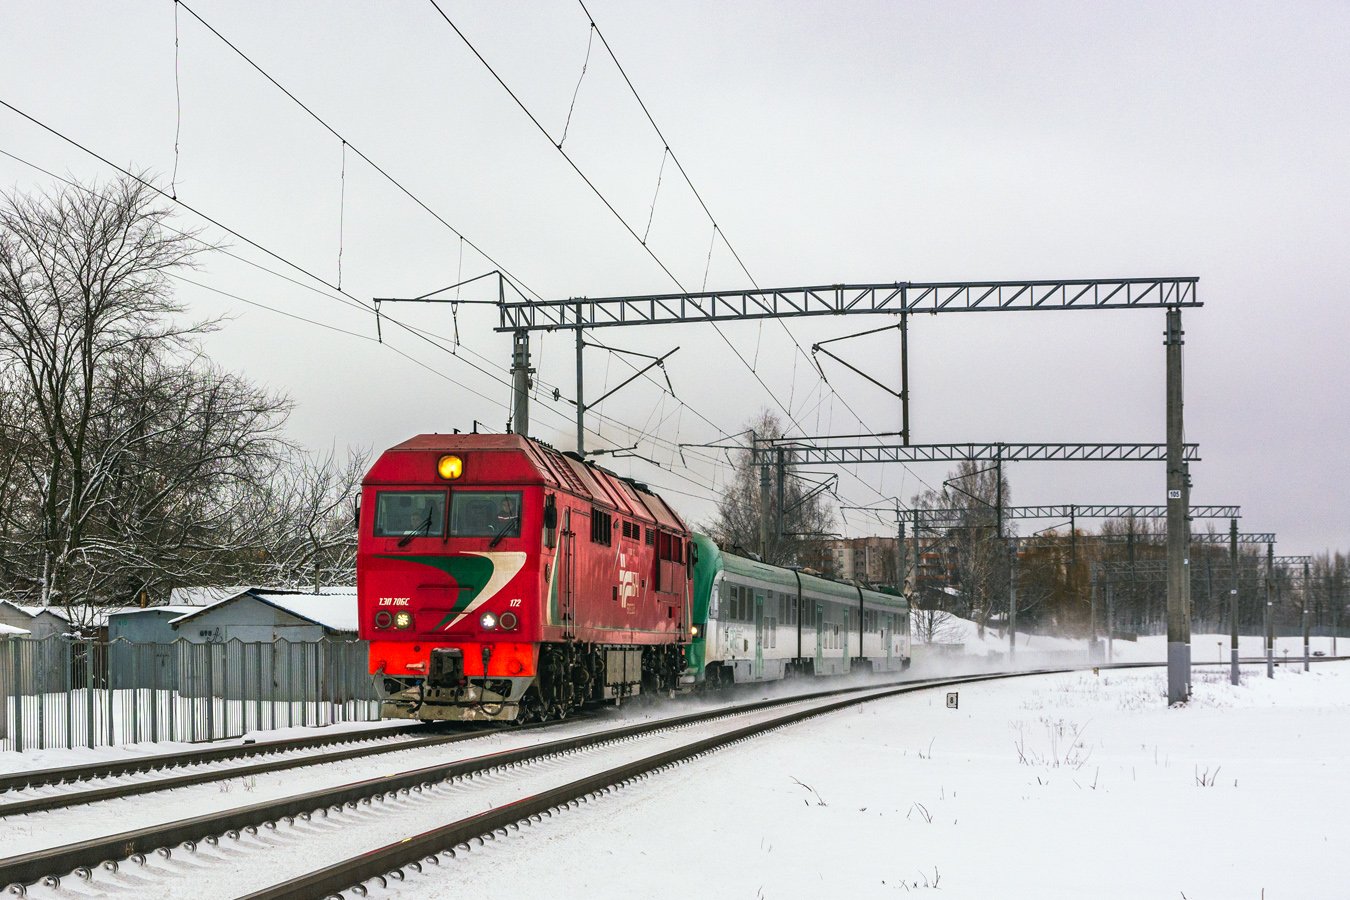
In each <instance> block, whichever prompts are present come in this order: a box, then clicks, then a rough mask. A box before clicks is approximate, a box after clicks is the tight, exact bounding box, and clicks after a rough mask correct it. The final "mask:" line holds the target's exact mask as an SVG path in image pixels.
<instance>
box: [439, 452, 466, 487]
mask: <svg viewBox="0 0 1350 900" xmlns="http://www.w3.org/2000/svg"><path fill="white" fill-rule="evenodd" d="M436 474H437V475H439V476H441V477H442V478H444V479H445V480H446V481H454V480H455V479H456V478H458V477H459V476H461V475H463V474H464V460H462V459H460V458H459V457H458V456H455V455H454V454H449V455H447V456H442V457H441V458H440V459H439V460H438V461H437V462H436Z"/></svg>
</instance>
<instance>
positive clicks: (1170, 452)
mask: <svg viewBox="0 0 1350 900" xmlns="http://www.w3.org/2000/svg"><path fill="white" fill-rule="evenodd" d="M1182 335H1183V332H1182V330H1181V308H1180V307H1178V306H1173V307H1169V308H1168V310H1167V330H1166V332H1165V336H1164V341H1163V344H1164V346H1165V347H1166V361H1167V384H1166V389H1167V702H1168V704H1169V705H1170V704H1173V703H1184V702H1185V701H1186V700H1187V699H1188V698H1189V697H1190V694H1191V633H1190V632H1191V628H1190V624H1191V623H1190V620H1189V618H1188V616H1187V613H1188V612H1189V609H1188V606H1189V604H1188V603H1187V602H1186V601H1187V594H1188V593H1189V589H1190V581H1191V580H1190V577H1189V572H1188V571H1187V562H1188V560H1187V554H1188V552H1189V544H1190V541H1189V540H1188V537H1187V530H1188V529H1187V522H1186V508H1187V506H1188V501H1187V497H1186V465H1185V462H1184V456H1183V446H1182V445H1183V443H1184V436H1185V433H1186V430H1185V418H1184V411H1183V388H1182V368H1181V346H1182Z"/></svg>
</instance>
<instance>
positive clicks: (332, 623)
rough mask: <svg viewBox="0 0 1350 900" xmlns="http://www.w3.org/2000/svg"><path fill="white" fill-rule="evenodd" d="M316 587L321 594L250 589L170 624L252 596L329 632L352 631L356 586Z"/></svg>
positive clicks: (175, 623)
mask: <svg viewBox="0 0 1350 900" xmlns="http://www.w3.org/2000/svg"><path fill="white" fill-rule="evenodd" d="M319 590H320V593H317V594H314V593H305V592H302V591H285V590H271V589H268V588H249V589H248V590H246V591H243V592H241V593H238V594H236V595H235V596H233V597H227V598H226V599H224V600H220V601H218V602H216V603H213V604H211V605H210V606H204V607H201V608H199V609H195V610H193V611H192V612H190V613H188V614H187V615H185V616H179V617H178V618H176V619H174V620H172V621H171V622H170V624H171V625H174V626H178V625H179V624H181V623H183V622H185V621H187V620H188V619H192V618H196V617H197V616H200V615H204V614H205V613H207V612H209V611H211V610H213V609H216V608H217V607H220V606H224V605H226V604H227V603H233V602H234V601H236V600H238V599H239V598H240V597H252V598H253V599H255V600H258V601H260V602H262V603H266V604H267V605H268V606H271V607H274V608H276V609H279V610H281V611H283V612H287V613H290V614H291V615H293V616H297V617H299V618H301V619H304V620H306V621H307V622H313V623H314V624H315V625H322V626H323V627H324V628H327V629H329V630H330V631H341V632H347V633H352V634H355V633H356V588H355V587H345V586H341V587H324V588H320V589H319Z"/></svg>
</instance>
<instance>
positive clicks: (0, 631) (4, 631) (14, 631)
mask: <svg viewBox="0 0 1350 900" xmlns="http://www.w3.org/2000/svg"><path fill="white" fill-rule="evenodd" d="M32 633H33V632H31V631H29V630H28V629H27V628H19V627H18V626H15V625H6V624H4V623H3V622H0V636H3V637H19V636H21V635H25V634H32Z"/></svg>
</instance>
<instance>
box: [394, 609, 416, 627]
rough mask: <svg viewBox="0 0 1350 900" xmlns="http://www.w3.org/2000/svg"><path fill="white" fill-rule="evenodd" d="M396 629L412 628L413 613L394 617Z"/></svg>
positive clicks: (399, 614) (403, 613)
mask: <svg viewBox="0 0 1350 900" xmlns="http://www.w3.org/2000/svg"><path fill="white" fill-rule="evenodd" d="M394 627H395V628H411V627H412V613H406V612H401V613H397V614H396V615H395V616H394Z"/></svg>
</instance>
